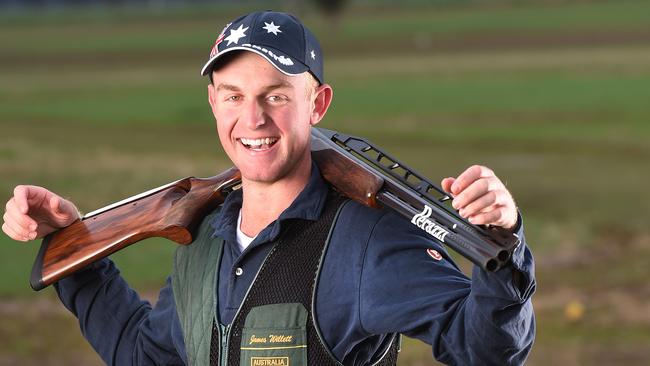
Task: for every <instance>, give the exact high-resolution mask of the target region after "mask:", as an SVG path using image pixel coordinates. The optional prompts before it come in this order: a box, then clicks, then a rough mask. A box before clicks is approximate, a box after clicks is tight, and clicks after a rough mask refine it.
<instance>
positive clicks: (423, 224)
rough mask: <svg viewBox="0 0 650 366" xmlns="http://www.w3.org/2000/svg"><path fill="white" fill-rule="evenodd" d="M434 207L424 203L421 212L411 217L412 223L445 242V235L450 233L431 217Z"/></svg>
mask: <svg viewBox="0 0 650 366" xmlns="http://www.w3.org/2000/svg"><path fill="white" fill-rule="evenodd" d="M432 212H433V209H432V208H431V207H429V206H427V205H424V209H423V210H422V212H420V213H419V214H417V215H415V216H413V218H412V219H411V224H413V225H415V226H417V227H419V228H420V229H422V230H424V231H426V232H427V233H428V234H429V235H431V236H433V237H434V238H436V239H438V240H440V242H442V243H444V242H445V236H447V234H449V232H448V231H447V230H445V228H443V227H442V226H440V225H438V224H437V223H436V222H435V221H433V220H431V219H429V217H431V213H432Z"/></svg>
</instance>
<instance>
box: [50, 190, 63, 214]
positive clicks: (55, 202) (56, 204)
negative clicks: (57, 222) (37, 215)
mask: <svg viewBox="0 0 650 366" xmlns="http://www.w3.org/2000/svg"><path fill="white" fill-rule="evenodd" d="M50 209H51V210H52V213H53V214H55V215H61V214H62V213H63V212H62V210H61V199H60V198H59V197H57V196H56V195H54V194H53V195H52V197H50Z"/></svg>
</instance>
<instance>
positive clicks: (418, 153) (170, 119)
mask: <svg viewBox="0 0 650 366" xmlns="http://www.w3.org/2000/svg"><path fill="white" fill-rule="evenodd" d="M241 4H242V3H235V2H230V3H228V4H226V5H209V4H203V5H200V6H192V7H181V6H175V7H171V8H170V7H167V8H165V7H153V8H147V7H144V8H139V7H119V8H110V7H108V8H105V7H102V8H84V9H73V10H71V9H68V10H61V9H49V10H48V11H17V12H16V11H4V12H2V14H1V15H0V201H1V202H6V201H7V199H8V198H9V197H10V195H11V192H12V189H13V187H14V186H15V185H17V184H36V185H43V186H45V187H48V188H50V189H51V190H53V191H55V192H58V193H59V194H61V195H63V196H65V197H67V198H69V199H71V200H73V201H74V202H76V203H77V205H78V206H79V207H80V209H82V210H83V211H85V212H89V211H91V210H93V209H96V208H98V207H101V206H104V205H106V204H109V203H111V202H114V201H117V200H119V199H122V198H124V197H128V196H131V195H133V194H136V193H139V192H142V191H144V190H147V189H150V188H152V187H157V186H160V185H162V184H164V183H167V182H169V181H172V180H175V179H178V178H180V177H185V176H190V175H194V176H198V177H205V176H212V175H215V174H216V173H218V172H220V171H222V170H224V169H225V168H227V167H229V166H230V163H229V161H227V158H226V157H225V155H224V154H223V152H222V150H221V148H220V147H219V143H218V140H217V137H216V132H215V127H214V120H213V118H212V115H211V113H210V110H209V108H208V105H207V95H206V83H207V81H206V80H205V79H203V78H201V77H199V69H200V67H201V66H202V64H203V62H204V61H205V59H206V57H207V55H208V53H209V50H210V47H211V46H212V44H213V42H214V39H215V38H216V36H217V34H218V33H219V32H220V31H221V29H222V28H223V26H224V25H225V23H226V22H227V21H228V20H230V19H231V18H233V17H234V16H236V15H239V14H241V13H243V12H245V11H248V10H252V9H256V8H275V9H283V10H288V11H291V12H294V13H297V14H299V15H300V16H301V18H302V19H303V21H304V22H305V23H306V24H308V25H309V26H310V28H312V30H313V31H314V32H315V33H316V34H317V35H318V36H319V38H320V39H321V41H322V43H323V48H324V50H325V55H326V59H327V61H326V79H327V80H328V81H329V83H330V84H331V85H332V86H333V87H334V92H335V97H334V103H333V107H332V108H331V110H330V112H329V114H328V116H327V117H326V119H325V121H324V122H322V124H321V126H323V127H326V128H331V129H336V130H341V131H345V132H347V133H350V134H356V135H361V136H365V137H367V138H369V139H371V140H372V141H373V142H376V143H377V144H378V145H379V146H382V147H384V148H386V149H387V150H388V151H390V152H392V153H393V154H394V155H395V156H397V157H398V158H399V159H401V160H403V161H404V162H408V163H410V165H412V166H413V167H415V168H416V169H418V170H419V171H421V172H422V173H424V174H425V175H426V176H428V177H431V178H432V179H434V180H435V181H439V179H440V178H442V177H445V176H449V175H456V174H458V173H459V172H461V171H462V170H464V169H465V168H466V167H467V166H468V165H470V164H474V163H480V164H484V165H487V166H490V167H491V168H493V169H494V170H495V171H496V172H497V174H498V175H499V176H500V177H501V178H502V179H503V180H504V181H506V182H507V184H508V188H509V189H510V190H511V191H512V193H513V195H514V197H515V199H516V200H517V203H518V205H519V207H520V209H521V211H522V212H523V215H524V221H525V226H526V233H527V238H528V242H529V244H530V246H531V247H532V248H533V250H534V253H535V256H536V260H537V276H538V282H539V283H538V292H537V294H536V295H535V296H534V300H533V302H534V306H535V310H536V314H537V324H538V331H537V340H536V344H535V346H534V348H533V352H532V354H531V356H530V359H529V361H528V363H527V364H530V365H549V364H560V365H620V364H625V365H648V364H650V351H648V344H650V283H649V281H648V278H649V277H650V266H649V265H648V263H649V262H650V260H649V259H650V229H648V224H647V221H648V218H650V215H648V213H649V211H650V193H649V192H648V190H647V186H646V184H648V183H647V182H648V180H649V179H650V169H648V164H649V161H650V126H649V125H648V122H647V121H648V119H649V118H650V2H648V1H586V0H584V1H570V0H565V1H562V0H549V1H469V0H468V1H435V2H431V1H401V2H399V4H398V3H397V2H395V3H392V2H388V1H374V2H373V1H351V2H348V3H347V4H346V7H345V9H344V11H343V13H342V14H340V16H338V17H332V16H324V15H323V14H322V13H320V12H318V11H317V10H316V9H315V8H314V7H313V5H309V4H304V3H301V2H298V1H284V2H244V3H243V4H244V5H241ZM296 6H299V7H298V8H295V7H296ZM0 11H1V10H0ZM38 247H39V243H38V242H33V243H29V244H19V243H16V242H13V241H11V240H10V239H9V238H8V237H6V236H5V235H4V234H2V235H0V258H2V259H1V260H0V365H70V364H84V365H95V364H101V362H100V360H99V359H98V358H97V356H96V355H94V353H93V351H92V350H91V349H90V347H89V346H88V345H87V344H86V343H85V341H84V340H83V339H82V338H81V336H80V332H79V330H78V326H77V323H76V320H75V319H73V318H72V316H71V315H70V314H68V313H67V311H66V310H65V309H64V308H63V307H62V306H61V305H60V304H59V303H58V301H57V299H56V295H55V294H54V292H53V291H52V289H47V290H44V291H42V292H40V293H34V292H32V291H31V289H30V288H29V285H28V278H29V273H30V269H31V265H32V261H33V259H34V257H35V255H36V252H37V250H38ZM174 248H175V246H174V244H172V243H171V242H167V241H164V240H148V241H145V242H143V243H139V244H137V245H135V246H132V247H130V248H128V249H126V250H124V251H122V252H120V253H118V254H117V255H115V256H114V259H115V260H116V262H117V263H118V265H119V267H120V268H121V269H122V272H123V274H124V276H125V277H126V278H127V279H128V280H129V282H130V283H131V284H132V285H133V286H134V287H135V288H136V289H138V290H139V291H140V292H141V293H142V294H143V295H144V296H145V297H147V298H149V299H151V300H152V301H155V298H156V296H157V290H158V289H159V288H160V287H161V286H162V285H163V283H164V279H165V277H166V275H167V274H168V273H169V271H170V267H171V266H170V263H171V261H170V256H171V253H172V252H173V250H174ZM459 261H460V263H461V264H462V266H463V268H464V269H466V270H468V269H469V268H470V267H469V265H468V263H467V262H466V261H464V260H462V259H459ZM432 363H434V362H433V361H432V356H431V352H430V350H429V349H428V348H427V346H426V345H424V344H422V343H419V342H416V341H412V340H407V341H406V343H405V346H404V350H403V352H402V354H401V359H400V363H399V364H400V365H403V366H405V365H409V366H416V365H430V364H432Z"/></svg>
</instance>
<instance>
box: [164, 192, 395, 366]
mask: <svg viewBox="0 0 650 366" xmlns="http://www.w3.org/2000/svg"><path fill="white" fill-rule="evenodd" d="M342 204H343V199H342V198H340V197H338V196H334V195H333V194H332V195H330V198H328V200H327V203H326V206H325V208H324V211H323V214H322V215H321V217H320V218H319V220H317V221H315V222H312V221H309V220H289V222H288V223H287V225H284V224H283V231H282V233H281V234H280V238H279V240H278V241H276V242H275V243H273V244H272V245H273V248H272V249H271V251H270V253H269V255H268V256H267V258H266V259H265V260H264V262H263V264H262V266H261V268H260V270H259V272H258V274H257V276H256V277H255V280H254V281H253V283H252V284H251V287H250V288H249V289H248V292H247V294H246V296H245V298H244V300H243V302H242V304H241V305H240V308H239V310H238V311H237V315H235V318H234V319H233V322H232V324H231V325H228V326H224V325H222V324H219V322H218V321H217V319H218V316H217V313H216V312H217V309H218V295H217V284H218V274H219V264H220V262H221V254H222V251H223V245H224V242H223V239H221V238H215V237H212V234H213V232H214V228H212V227H211V225H210V223H211V222H213V220H214V219H215V216H216V215H218V214H219V209H217V210H215V211H214V212H212V213H211V214H209V215H208V216H206V218H205V219H204V220H203V222H202V223H201V226H200V227H199V230H198V235H197V237H196V239H195V240H194V242H193V243H192V244H191V245H188V246H180V247H178V248H177V250H176V254H175V257H174V268H173V272H172V289H173V292H174V300H175V302H176V309H177V312H178V316H179V319H180V323H181V327H182V329H183V338H184V341H185V350H186V354H187V363H188V365H192V366H195V365H200V366H203V365H205V366H208V365H214V366H226V365H233V366H306V365H318V366H329V365H332V366H340V365H341V363H340V362H338V361H337V360H336V359H335V358H334V356H333V354H332V352H331V350H330V349H329V348H328V347H327V345H326V343H325V341H324V339H323V337H322V335H321V334H320V331H319V328H318V326H317V325H316V321H315V314H314V312H313V309H314V307H313V305H314V301H315V300H314V299H315V293H316V292H315V291H316V283H317V281H318V275H319V273H320V267H321V263H322V260H323V257H324V254H325V250H326V248H327V243H328V242H329V234H330V233H331V229H332V228H333V227H334V225H333V223H335V222H336V217H337V216H338V212H339V210H340V208H341V207H342ZM305 243H309V245H305ZM389 338H390V344H389V345H388V346H386V347H385V349H384V351H383V352H382V354H381V355H380V356H379V357H378V360H377V361H376V362H373V363H372V364H373V365H382V366H383V365H395V364H396V360H397V352H398V351H399V335H393V336H392V337H389Z"/></svg>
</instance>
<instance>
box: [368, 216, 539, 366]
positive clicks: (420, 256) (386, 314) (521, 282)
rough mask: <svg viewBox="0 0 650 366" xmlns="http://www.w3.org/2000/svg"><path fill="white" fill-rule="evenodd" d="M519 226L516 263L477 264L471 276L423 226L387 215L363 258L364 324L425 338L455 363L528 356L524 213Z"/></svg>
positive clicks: (531, 283)
mask: <svg viewBox="0 0 650 366" xmlns="http://www.w3.org/2000/svg"><path fill="white" fill-rule="evenodd" d="M517 234H518V235H519V237H520V238H521V239H522V243H521V245H520V246H519V247H518V248H517V249H516V251H515V253H514V255H513V258H512V261H511V263H510V264H509V265H506V266H505V267H503V268H502V269H500V270H499V271H497V272H493V273H488V272H485V271H483V270H481V269H480V268H478V267H475V268H474V270H473V275H472V278H471V279H469V278H467V277H466V276H465V275H464V274H463V273H462V272H461V271H460V270H459V269H458V267H457V266H456V264H455V263H454V262H453V260H452V258H451V257H450V256H449V254H448V253H447V252H446V251H445V249H444V248H443V247H442V246H441V245H440V244H438V243H437V242H435V241H433V240H431V239H430V238H429V237H428V236H427V235H426V234H425V233H423V232H422V231H421V230H419V229H418V228H416V227H415V226H414V225H412V224H410V223H409V222H408V221H407V220H405V219H403V218H401V217H398V216H397V215H395V214H393V213H388V214H386V215H384V216H382V218H381V219H380V220H379V221H378V222H377V225H376V226H375V228H374V230H373V233H372V235H371V238H370V240H369V242H368V247H367V250H366V255H365V258H364V268H363V271H362V280H361V286H360V298H361V303H360V320H361V325H362V327H363V328H364V329H365V331H366V332H368V333H369V334H382V333H388V332H400V333H403V334H405V335H407V336H409V337H413V338H418V339H420V340H423V341H424V342H426V343H428V344H430V345H432V350H433V355H434V357H435V358H436V359H438V360H439V361H441V362H444V363H445V364H449V365H521V364H523V363H524V362H525V360H526V357H527V356H528V354H529V352H530V349H531V347H532V344H533V340H534V337H535V318H534V313H533V308H532V304H531V296H532V294H533V292H534V290H535V276H534V262H533V257H532V254H531V252H530V250H529V249H528V246H527V244H526V242H525V238H524V236H523V228H522V225H521V218H520V219H519V228H518V232H517ZM428 249H433V250H434V251H437V252H438V253H439V254H440V256H438V255H436V254H435V252H431V251H429V252H427V250H428Z"/></svg>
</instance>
